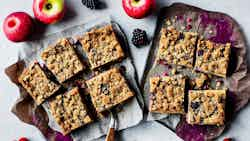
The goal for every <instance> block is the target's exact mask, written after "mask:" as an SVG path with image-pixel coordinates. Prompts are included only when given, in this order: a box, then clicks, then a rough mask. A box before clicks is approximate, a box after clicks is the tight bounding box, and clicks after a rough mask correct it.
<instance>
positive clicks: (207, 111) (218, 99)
mask: <svg viewBox="0 0 250 141" xmlns="http://www.w3.org/2000/svg"><path fill="white" fill-rule="evenodd" d="M225 102H226V90H190V91H189V94H188V113H187V122H188V123H189V124H198V125H218V126H219V125H223V124H224V119H225Z"/></svg>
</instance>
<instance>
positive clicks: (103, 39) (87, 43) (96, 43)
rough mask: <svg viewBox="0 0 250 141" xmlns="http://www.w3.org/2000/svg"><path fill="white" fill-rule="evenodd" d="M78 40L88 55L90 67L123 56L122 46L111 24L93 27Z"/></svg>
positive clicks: (93, 67)
mask: <svg viewBox="0 0 250 141" xmlns="http://www.w3.org/2000/svg"><path fill="white" fill-rule="evenodd" d="M79 40H80V42H81V44H82V46H83V50H84V51H85V52H86V54H87V56H88V60H89V63H90V65H91V69H95V68H98V67H100V66H103V65H105V64H108V63H110V62H114V61H117V60H120V59H122V58H123V57H124V53H123V50H122V47H121V45H120V43H119V42H118V40H117V38H116V35H115V33H114V31H113V28H112V26H111V25H108V26H104V27H101V28H98V29H93V30H91V31H90V32H87V33H86V34H85V35H84V36H83V37H82V38H80V39H79Z"/></svg>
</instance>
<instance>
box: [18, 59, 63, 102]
mask: <svg viewBox="0 0 250 141" xmlns="http://www.w3.org/2000/svg"><path fill="white" fill-rule="evenodd" d="M18 80H19V82H20V83H21V84H22V86H23V87H24V88H25V89H26V91H27V92H28V93H29V94H30V96H31V97H32V98H33V99H34V100H35V102H36V104H37V105H39V104H41V103H43V102H44V101H45V100H46V99H47V98H48V97H50V96H51V95H53V94H54V93H55V92H56V91H57V90H58V89H59V88H60V85H58V84H56V83H54V82H53V81H51V80H50V79H48V77H47V76H46V74H45V73H44V71H43V70H42V68H41V66H40V65H39V64H38V63H37V62H35V63H33V64H31V65H30V66H29V67H28V68H26V69H25V70H24V71H23V72H22V74H21V75H20V77H19V78H18Z"/></svg>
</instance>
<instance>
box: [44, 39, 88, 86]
mask: <svg viewBox="0 0 250 141" xmlns="http://www.w3.org/2000/svg"><path fill="white" fill-rule="evenodd" d="M41 58H42V59H43V61H44V62H45V64H46V66H47V67H48V69H49V70H50V71H51V72H52V73H53V74H54V75H55V76H56V78H57V80H58V81H59V82H61V83H62V82H64V81H66V80H67V79H69V78H71V77H72V76H74V75H75V74H77V73H78V72H80V71H82V70H83V69H84V66H83V64H82V62H81V61H80V59H79V58H78V56H77V54H76V52H75V50H74V47H73V46H72V45H71V44H70V42H69V41H68V40H67V39H61V40H59V41H58V42H57V43H56V44H55V45H53V46H49V47H48V48H46V49H45V50H44V51H43V52H42V54H41Z"/></svg>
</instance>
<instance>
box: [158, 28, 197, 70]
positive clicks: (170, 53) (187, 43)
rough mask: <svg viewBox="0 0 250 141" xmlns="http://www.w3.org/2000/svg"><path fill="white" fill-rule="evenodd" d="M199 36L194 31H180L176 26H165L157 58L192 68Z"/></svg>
mask: <svg viewBox="0 0 250 141" xmlns="http://www.w3.org/2000/svg"><path fill="white" fill-rule="evenodd" d="M197 36H198V34H197V33H193V32H179V31H177V30H175V29H174V28H170V29H166V28H163V29H162V30H161V37H160V43H159V50H158V54H157V60H158V61H165V62H166V63H167V64H170V65H171V64H174V65H180V66H185V67H188V68H192V67H193V61H194V54H195V44H196V40H197Z"/></svg>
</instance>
